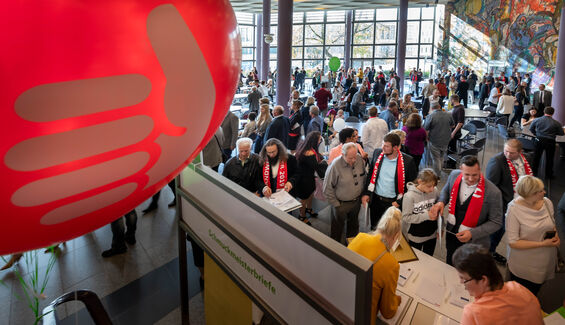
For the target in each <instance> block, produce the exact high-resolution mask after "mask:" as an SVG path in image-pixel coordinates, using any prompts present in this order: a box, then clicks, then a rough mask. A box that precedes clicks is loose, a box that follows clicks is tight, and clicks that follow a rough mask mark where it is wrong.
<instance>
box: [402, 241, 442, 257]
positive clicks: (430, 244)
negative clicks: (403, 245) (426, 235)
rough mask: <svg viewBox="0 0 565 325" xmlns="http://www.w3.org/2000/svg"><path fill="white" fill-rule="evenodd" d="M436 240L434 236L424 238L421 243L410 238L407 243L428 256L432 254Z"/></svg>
mask: <svg viewBox="0 0 565 325" xmlns="http://www.w3.org/2000/svg"><path fill="white" fill-rule="evenodd" d="M436 241H437V240H436V239H435V238H434V239H430V240H426V241H425V242H423V243H415V242H413V241H411V240H409V241H408V243H409V244H410V246H412V247H414V248H416V249H419V250H421V251H422V252H424V253H426V254H428V255H430V256H434V251H435V250H436Z"/></svg>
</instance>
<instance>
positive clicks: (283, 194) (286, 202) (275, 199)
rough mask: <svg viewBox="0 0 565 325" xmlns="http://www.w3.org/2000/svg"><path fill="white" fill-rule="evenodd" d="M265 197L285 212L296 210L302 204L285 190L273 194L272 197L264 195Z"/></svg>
mask: <svg viewBox="0 0 565 325" xmlns="http://www.w3.org/2000/svg"><path fill="white" fill-rule="evenodd" d="M263 199H264V200H265V201H267V202H269V203H270V204H272V205H274V206H275V207H276V208H278V209H280V210H282V211H284V212H288V211H292V210H296V209H298V208H300V207H301V206H302V204H301V203H300V202H298V200H296V199H295V198H293V197H292V195H290V194H288V192H287V191H284V190H282V191H278V192H275V193H273V194H271V197H270V198H266V197H264V198H263Z"/></svg>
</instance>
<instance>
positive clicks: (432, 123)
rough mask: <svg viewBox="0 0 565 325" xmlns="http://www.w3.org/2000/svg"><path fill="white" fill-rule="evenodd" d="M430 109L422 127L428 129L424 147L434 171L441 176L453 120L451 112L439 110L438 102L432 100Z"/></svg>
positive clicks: (453, 123)
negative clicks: (428, 153) (426, 145)
mask: <svg viewBox="0 0 565 325" xmlns="http://www.w3.org/2000/svg"><path fill="white" fill-rule="evenodd" d="M431 109H432V113H431V114H430V115H428V116H427V117H426V121H425V123H424V129H425V130H426V131H428V147H427V148H426V149H427V150H429V151H430V155H431V157H432V161H431V165H432V167H433V169H434V172H435V173H436V175H438V176H439V177H440V178H441V167H442V166H443V159H444V157H445V153H446V152H447V145H448V144H449V141H450V140H451V130H452V128H453V126H454V125H455V122H453V117H452V116H451V114H449V113H448V112H444V111H442V110H441V106H440V105H439V103H437V102H433V103H432V104H431ZM426 163H427V164H428V166H429V165H430V162H426Z"/></svg>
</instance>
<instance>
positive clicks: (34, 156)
mask: <svg viewBox="0 0 565 325" xmlns="http://www.w3.org/2000/svg"><path fill="white" fill-rule="evenodd" d="M147 36H148V39H149V41H150V43H151V47H152V48H153V51H154V53H155V55H156V58H157V60H158V61H159V64H160V66H161V68H162V70H163V74H164V76H165V78H166V87H165V89H164V98H163V99H162V101H163V105H162V106H163V107H164V112H163V114H165V115H166V118H167V119H168V121H169V122H170V123H171V124H172V125H174V126H175V127H174V128H171V127H170V125H169V127H168V128H167V130H168V131H167V133H165V132H161V131H159V130H156V128H158V125H156V124H155V121H154V119H153V117H152V116H150V115H147V114H144V112H142V113H140V112H136V109H135V108H136V105H137V104H140V103H142V102H143V101H145V100H146V99H147V98H148V97H150V96H153V95H152V93H153V91H154V89H152V84H151V81H150V80H149V79H148V78H147V77H145V76H144V75H142V74H137V73H133V74H126V75H117V76H110V77H100V78H92V79H83V80H74V81H63V82H58V83H49V84H43V85H39V86H36V87H33V88H31V89H29V90H27V91H25V92H24V93H22V94H21V95H20V96H19V97H18V99H17V100H16V103H15V111H16V113H17V114H18V115H19V116H20V117H21V118H23V119H25V120H28V121H33V122H37V123H40V124H41V123H44V124H45V125H48V124H49V123H50V122H52V121H58V120H62V119H77V121H79V122H77V125H84V126H82V127H77V128H70V129H69V130H67V131H64V132H59V133H53V134H48V135H43V136H39V137H34V138H30V139H26V140H23V141H21V142H19V143H17V144H16V145H14V146H12V147H11V148H10V149H9V150H8V151H7V153H6V155H5V156H4V163H5V164H6V165H7V166H8V167H9V168H11V169H13V170H16V171H20V172H30V173H33V172H36V171H40V170H44V169H52V170H53V171H54V172H53V176H50V177H47V178H42V179H38V180H34V181H32V182H29V183H27V184H25V185H23V186H21V187H19V188H18V189H16V190H15V191H14V193H13V195H12V196H11V202H12V203H13V204H14V205H15V206H19V207H35V206H40V205H43V204H48V203H52V202H56V201H59V200H61V201H62V202H65V204H64V205H59V206H56V207H55V208H53V209H52V210H50V211H48V212H47V213H46V214H45V215H43V216H42V217H41V219H40V222H41V224H43V225H55V224H59V223H62V222H65V221H69V220H72V219H74V218H78V217H80V216H83V215H86V214H88V213H91V212H94V211H97V210H99V209H102V208H104V207H107V206H110V205H112V204H115V203H116V202H119V201H121V200H123V199H125V198H126V197H128V196H130V195H132V194H134V193H135V192H136V191H142V190H144V189H147V188H148V187H150V186H152V185H155V184H156V183H157V182H159V181H162V180H163V179H164V178H166V177H167V175H169V174H170V173H171V172H173V171H174V170H175V169H176V168H178V167H179V166H181V165H182V164H183V162H185V161H186V160H187V159H188V157H189V156H190V155H191V154H192V153H193V152H194V151H195V149H196V148H197V147H198V145H200V143H201V141H202V137H201V135H203V134H205V133H206V131H207V130H208V125H209V122H210V121H211V119H212V115H213V112H214V103H215V99H216V98H215V95H212V96H211V95H210V92H209V90H210V89H211V90H214V89H215V86H214V82H213V79H212V75H211V73H210V71H209V69H208V65H207V63H206V61H205V59H204V56H203V54H202V52H201V50H200V48H199V46H198V44H197V42H196V40H195V38H194V36H193V34H192V33H191V31H190V30H189V28H188V27H187V25H186V23H185V21H184V20H183V18H182V17H181V15H180V14H179V12H178V11H177V9H176V8H175V7H174V6H173V5H170V4H166V5H160V6H158V7H156V8H155V9H154V10H152V11H151V13H150V14H149V16H148V17H147ZM188 58H190V60H189V59H188ZM132 59H135V57H132ZM195 76H198V78H195ZM201 89H208V94H207V95H206V96H201V95H200V94H199V93H200V90H201ZM120 111H121V112H120ZM124 111H125V113H124ZM116 112H120V113H121V116H125V117H123V118H120V119H115V116H116ZM92 114H96V118H95V119H93V120H94V121H103V122H101V123H96V122H91V123H90V124H89V123H82V122H80V118H81V117H84V116H94V115H92ZM196 115H197V116H198V119H195V118H194V116H196ZM203 121H204V122H203ZM85 124H86V125H85ZM171 130H173V131H172V132H171ZM153 132H159V135H158V136H157V137H156V138H155V139H154V143H155V145H156V146H157V145H158V147H159V150H160V153H159V154H158V155H156V156H155V155H151V154H150V153H149V152H147V151H143V150H140V148H136V147H137V144H138V143H140V142H141V141H143V140H144V139H146V138H147V137H148V136H149V135H150V134H153ZM195 135H198V136H195ZM159 150H157V152H159ZM93 157H97V159H92V158H93ZM73 162H80V164H76V166H75V165H74V164H73ZM77 166H78V168H77ZM140 173H141V174H144V175H146V177H145V178H144V179H145V182H140V181H139V177H136V178H134V177H133V176H134V175H139V174H140ZM79 194H80V195H79Z"/></svg>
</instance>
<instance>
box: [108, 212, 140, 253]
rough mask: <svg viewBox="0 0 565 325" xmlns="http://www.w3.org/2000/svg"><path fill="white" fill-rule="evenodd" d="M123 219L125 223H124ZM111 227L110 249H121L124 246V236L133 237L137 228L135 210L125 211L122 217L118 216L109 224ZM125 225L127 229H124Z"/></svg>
mask: <svg viewBox="0 0 565 325" xmlns="http://www.w3.org/2000/svg"><path fill="white" fill-rule="evenodd" d="M124 219H125V221H126V222H125V225H124ZM110 227H111V228H112V249H122V248H125V247H126V238H135V230H136V229H137V214H136V213H135V210H131V211H130V212H128V213H126V215H125V216H124V217H123V218H122V217H119V218H118V219H116V220H115V221H114V222H112V224H111V225H110ZM126 227H127V231H126Z"/></svg>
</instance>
